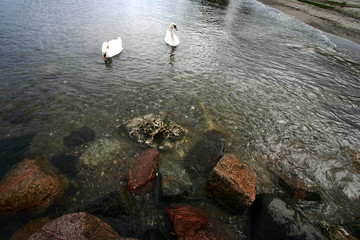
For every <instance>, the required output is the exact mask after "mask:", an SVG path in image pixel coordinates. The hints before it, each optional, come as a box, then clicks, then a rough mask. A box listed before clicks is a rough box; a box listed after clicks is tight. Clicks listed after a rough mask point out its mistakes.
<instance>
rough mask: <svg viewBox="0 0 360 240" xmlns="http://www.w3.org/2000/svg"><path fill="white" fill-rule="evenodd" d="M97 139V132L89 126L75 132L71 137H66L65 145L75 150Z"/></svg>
mask: <svg viewBox="0 0 360 240" xmlns="http://www.w3.org/2000/svg"><path fill="white" fill-rule="evenodd" d="M94 138H95V132H94V131H93V130H92V129H91V128H90V127H88V126H83V127H81V128H79V129H77V130H75V131H73V132H71V134H70V135H69V136H66V137H64V139H63V141H64V145H65V146H67V147H68V148H73V147H76V146H78V145H81V144H84V143H88V142H90V141H92V140H93V139H94Z"/></svg>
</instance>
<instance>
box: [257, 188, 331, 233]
mask: <svg viewBox="0 0 360 240" xmlns="http://www.w3.org/2000/svg"><path fill="white" fill-rule="evenodd" d="M250 239H254V240H256V239H284V240H285V239H299V240H300V239H324V240H325V239H326V237H325V236H323V235H322V233H321V231H320V229H318V228H316V227H315V226H314V225H312V224H311V222H310V221H309V220H308V219H307V218H306V217H305V216H304V214H303V213H302V212H301V211H300V210H298V209H296V208H294V207H292V206H290V205H289V204H287V203H285V202H284V201H282V200H281V199H279V198H277V197H276V196H274V195H271V194H260V195H257V196H256V200H255V202H254V204H253V205H252V206H251V211H250Z"/></svg>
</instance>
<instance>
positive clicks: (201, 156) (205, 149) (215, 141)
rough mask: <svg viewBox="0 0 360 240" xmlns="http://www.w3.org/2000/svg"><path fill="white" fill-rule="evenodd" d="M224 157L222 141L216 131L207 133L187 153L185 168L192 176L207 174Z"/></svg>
mask: <svg viewBox="0 0 360 240" xmlns="http://www.w3.org/2000/svg"><path fill="white" fill-rule="evenodd" d="M223 155H224V140H223V139H222V138H221V136H220V134H219V132H217V131H216V130H213V129H212V130H209V131H207V132H206V133H205V134H204V136H203V137H202V139H201V140H200V141H199V142H197V143H196V144H195V146H194V147H193V148H192V149H191V150H190V151H189V153H188V154H187V155H186V157H185V160H184V165H185V168H186V169H187V170H188V171H190V172H191V173H193V174H199V173H205V174H206V173H208V172H210V171H211V170H212V168H213V167H214V166H215V165H216V163H217V162H218V161H219V159H220V157H222V156H223Z"/></svg>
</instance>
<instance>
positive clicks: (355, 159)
mask: <svg viewBox="0 0 360 240" xmlns="http://www.w3.org/2000/svg"><path fill="white" fill-rule="evenodd" d="M343 151H344V152H345V154H346V156H347V157H348V158H349V159H350V160H351V162H352V163H353V165H354V167H355V169H356V171H357V172H358V173H360V152H359V151H356V150H354V149H351V148H349V147H344V148H343Z"/></svg>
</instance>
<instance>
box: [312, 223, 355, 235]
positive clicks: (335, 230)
mask: <svg viewBox="0 0 360 240" xmlns="http://www.w3.org/2000/svg"><path fill="white" fill-rule="evenodd" d="M319 226H320V229H321V231H323V233H325V235H326V236H327V237H328V238H329V239H330V240H356V238H355V237H353V236H351V235H350V234H349V233H348V232H347V231H346V230H345V229H344V228H343V227H342V226H339V225H331V224H329V223H328V222H326V221H320V223H319Z"/></svg>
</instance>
